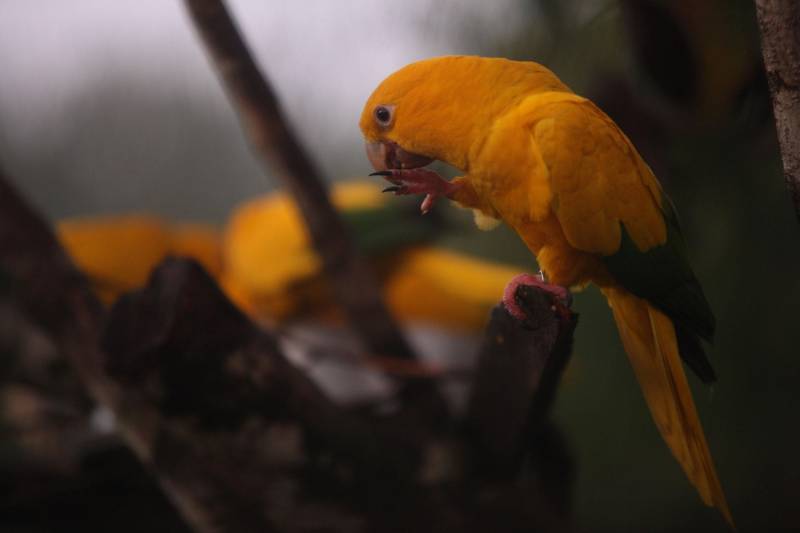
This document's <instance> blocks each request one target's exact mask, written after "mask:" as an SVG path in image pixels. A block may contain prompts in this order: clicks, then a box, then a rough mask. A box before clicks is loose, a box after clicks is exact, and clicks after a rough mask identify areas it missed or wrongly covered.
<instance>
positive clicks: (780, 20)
mask: <svg viewBox="0 0 800 533" xmlns="http://www.w3.org/2000/svg"><path fill="white" fill-rule="evenodd" d="M756 14H757V16H758V24H759V27H760V29H761V47H762V50H763V53H764V68H765V69H766V72H767V80H768V81H769V89H770V93H771V94H772V108H773V111H774V114H775V126H776V129H777V133H778V142H779V144H780V148H781V157H782V160H783V175H784V178H785V180H786V187H787V189H788V190H789V196H790V197H791V199H792V202H793V203H794V209H795V214H796V215H797V218H798V220H800V2H797V1H796V0H756Z"/></svg>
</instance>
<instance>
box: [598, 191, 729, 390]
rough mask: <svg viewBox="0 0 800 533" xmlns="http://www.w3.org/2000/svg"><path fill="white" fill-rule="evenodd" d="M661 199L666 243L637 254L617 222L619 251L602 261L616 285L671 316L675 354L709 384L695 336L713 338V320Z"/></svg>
mask: <svg viewBox="0 0 800 533" xmlns="http://www.w3.org/2000/svg"><path fill="white" fill-rule="evenodd" d="M663 198H664V200H663V204H664V205H663V206H662V211H663V213H664V219H665V222H666V224H667V240H666V242H665V243H664V244H662V245H660V246H656V247H653V248H651V249H649V250H648V251H646V252H642V251H640V250H639V249H638V247H637V246H636V244H635V243H634V242H633V240H632V239H631V237H630V235H629V234H628V231H627V230H626V228H625V225H624V224H623V225H622V239H621V242H620V247H619V250H618V251H617V252H616V253H614V254H613V255H610V256H606V257H604V258H603V261H604V262H605V265H606V267H607V268H608V270H609V272H611V275H612V276H614V279H615V280H616V281H617V282H618V283H619V284H620V285H622V286H623V287H624V288H625V289H627V290H628V291H630V292H631V293H633V294H635V295H636V296H639V297H640V298H644V299H645V300H647V301H649V302H650V303H652V304H653V305H654V306H655V307H657V308H658V309H660V310H661V311H662V312H664V314H666V315H667V316H668V317H670V318H671V319H672V321H673V322H674V324H675V331H676V335H677V338H678V345H679V349H680V354H681V357H682V358H683V359H684V361H686V364H688V365H689V367H690V368H691V369H692V370H693V371H694V372H695V373H696V374H697V375H698V377H700V379H702V380H703V381H704V382H706V383H708V382H712V381H714V380H715V379H716V375H715V373H714V369H713V367H712V366H711V363H710V362H709V361H708V358H707V357H706V355H705V352H704V350H703V346H702V344H701V342H700V339H705V340H707V341H709V342H711V341H712V340H713V338H714V331H715V329H716V320H715V318H714V313H713V312H712V311H711V306H710V305H709V304H708V300H706V297H705V294H704V293H703V289H702V287H701V286H700V282H699V281H698V280H697V278H696V277H695V275H694V272H692V268H691V266H690V265H689V261H688V259H687V255H686V245H685V242H684V240H683V235H682V233H681V229H680V226H679V225H678V219H677V216H676V214H675V210H674V208H673V207H672V204H671V203H670V201H669V199H668V198H667V197H666V196H663Z"/></svg>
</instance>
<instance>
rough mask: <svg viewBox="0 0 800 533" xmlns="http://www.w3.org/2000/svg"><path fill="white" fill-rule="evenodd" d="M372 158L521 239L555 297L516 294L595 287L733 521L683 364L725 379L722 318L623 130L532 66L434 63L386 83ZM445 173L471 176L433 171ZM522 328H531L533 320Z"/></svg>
mask: <svg viewBox="0 0 800 533" xmlns="http://www.w3.org/2000/svg"><path fill="white" fill-rule="evenodd" d="M360 126H361V130H362V132H363V134H364V137H365V140H366V143H367V154H368V156H369V159H370V161H371V162H372V164H373V166H374V167H375V169H376V170H377V171H379V172H377V174H380V175H383V176H385V177H386V179H387V180H389V181H390V182H391V183H392V184H393V185H394V186H393V187H390V188H389V189H388V190H391V191H394V192H395V194H425V195H426V196H425V200H424V201H423V203H422V211H423V212H425V211H428V210H429V209H430V208H431V207H432V205H433V203H434V201H435V200H436V198H437V197H439V196H444V197H447V198H450V199H452V200H454V201H455V202H457V203H458V204H460V205H462V206H464V207H468V208H472V209H474V210H475V211H476V221H477V222H479V223H481V224H485V223H486V221H487V220H491V219H497V220H501V221H503V222H505V223H506V224H508V225H509V226H511V227H512V228H513V229H514V230H515V231H516V232H517V233H518V234H519V236H520V237H521V238H522V240H523V241H524V242H525V243H526V244H527V246H528V248H530V250H531V251H532V252H533V253H534V254H535V255H536V257H537V259H538V262H539V265H540V267H541V269H542V271H543V273H544V274H545V275H546V276H547V278H548V279H549V282H550V284H544V283H543V282H542V281H540V280H539V278H537V277H534V276H531V275H522V276H518V277H517V278H515V279H514V280H512V282H511V284H510V290H507V291H506V295H505V297H504V303H505V304H506V307H507V308H508V310H509V312H511V313H512V314H514V315H516V316H520V315H521V314H522V311H521V310H520V309H519V308H518V307H517V305H516V303H515V302H514V298H513V294H514V291H513V289H514V288H515V287H516V286H517V285H518V284H520V283H526V284H536V285H540V286H542V287H543V288H545V289H546V290H549V291H550V292H552V293H554V294H555V295H556V296H558V297H561V298H565V297H567V296H568V293H567V290H566V288H568V287H580V286H583V285H585V284H587V283H589V282H592V283H595V284H596V285H598V286H599V287H600V290H601V291H602V292H603V294H605V296H606V297H607V298H608V302H609V305H610V306H611V308H612V310H613V313H614V318H615V320H616V323H617V326H618V328H619V332H620V336H621V338H622V342H623V345H624V347H625V350H626V352H627V353H628V356H629V358H630V361H631V364H632V365H633V369H634V371H635V373H636V376H637V378H638V380H639V383H640V385H641V387H642V391H643V392H644V396H645V399H646V401H647V403H648V405H649V407H650V411H651V413H652V416H653V418H654V420H655V422H656V425H657V426H658V429H659V431H660V432H661V435H662V436H663V438H664V440H665V441H666V443H667V444H668V446H669V448H670V449H671V450H672V453H673V455H674V456H675V458H676V459H677V460H678V462H679V463H680V465H681V467H683V470H684V472H685V473H686V475H687V476H688V478H689V480H690V481H691V482H692V484H693V485H694V486H695V487H696V488H697V490H698V492H699V493H700V496H701V498H702V499H703V501H704V502H705V503H706V504H707V505H710V506H715V507H717V508H718V509H719V510H720V511H721V513H722V514H723V516H724V517H725V519H726V520H727V521H728V522H729V523H730V524H731V525H732V524H733V520H732V517H731V514H730V511H729V509H728V504H727V502H726V500H725V495H724V493H723V491H722V487H721V485H720V482H719V479H718V478H717V474H716V472H715V469H714V465H713V462H712V459H711V454H710V452H709V449H708V445H707V444H706V439H705V436H704V434H703V429H702V426H701V425H700V420H699V418H698V415H697V412H696V410H695V406H694V402H693V400H692V396H691V392H690V390H689V386H688V383H687V381H686V375H685V374H684V371H683V367H682V365H681V357H683V359H684V360H685V361H686V362H687V363H688V364H689V366H690V367H691V368H692V369H693V370H694V371H695V372H696V373H697V374H698V375H699V377H700V378H701V379H703V380H704V381H706V382H710V381H713V380H714V379H715V376H714V371H713V369H712V368H711V365H710V364H709V362H708V360H707V359H706V356H705V354H704V352H703V348H702V345H701V339H705V340H709V341H710V340H711V339H712V337H713V335H714V328H715V320H714V315H713V314H712V312H711V309H710V307H709V305H708V303H707V301H706V298H705V296H704V295H703V291H702V289H701V287H700V284H699V283H698V281H697V279H696V278H695V276H694V274H693V273H692V270H691V268H690V266H689V263H688V261H687V259H686V254H685V251H684V243H683V238H682V236H681V232H680V228H679V227H678V221H677V219H676V216H675V213H674V210H673V207H672V205H671V203H670V201H669V199H668V198H667V197H666V195H665V194H664V193H663V191H662V190H661V186H660V185H659V183H658V181H657V180H656V177H655V176H654V175H653V172H652V171H651V170H650V168H649V167H648V166H647V164H646V163H645V162H644V161H643V160H642V158H641V157H640V156H639V154H638V153H637V151H636V149H635V148H634V147H633V145H632V144H631V142H630V140H629V139H628V138H627V137H626V136H625V134H623V133H622V131H620V129H619V128H618V127H617V125H616V124H615V123H614V122H613V121H612V120H611V119H610V118H609V117H608V116H607V115H606V114H605V113H603V112H602V111H601V110H600V109H599V108H597V107H596V106H595V105H594V104H593V103H592V102H591V101H589V100H587V99H586V98H583V97H581V96H578V95H576V94H575V93H573V92H572V91H571V90H570V89H569V88H568V87H567V86H566V85H564V84H563V83H562V82H561V81H560V80H559V79H558V78H557V77H556V76H555V75H554V74H553V73H552V72H551V71H549V70H548V69H547V68H545V67H543V66H541V65H539V64H536V63H532V62H517V61H510V60H506V59H496V58H481V57H469V56H449V57H440V58H433V59H428V60H424V61H420V62H417V63H413V64H411V65H408V66H406V67H404V68H402V69H400V70H399V71H397V72H395V73H394V74H392V75H390V76H389V77H388V78H387V79H385V80H384V81H383V82H382V83H381V84H380V85H379V86H378V88H377V89H375V91H374V92H373V93H372V95H371V96H370V97H369V100H368V101H367V103H366V106H365V107H364V111H363V113H362V115H361V121H360ZM433 160H441V161H444V162H446V163H449V164H450V165H452V166H454V167H456V168H458V169H460V170H461V171H463V172H464V175H463V176H461V177H458V178H455V179H454V180H452V181H446V180H444V179H443V178H441V177H440V176H439V175H438V174H436V173H435V172H433V171H431V170H429V169H426V168H423V167H424V166H425V165H427V164H428V163H430V162H431V161H433ZM523 316H524V315H523Z"/></svg>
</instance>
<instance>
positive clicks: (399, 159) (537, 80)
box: [359, 56, 567, 171]
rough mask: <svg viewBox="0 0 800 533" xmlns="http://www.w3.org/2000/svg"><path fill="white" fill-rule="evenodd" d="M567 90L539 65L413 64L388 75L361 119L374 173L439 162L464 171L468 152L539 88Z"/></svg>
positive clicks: (486, 61) (489, 61) (466, 60)
mask: <svg viewBox="0 0 800 533" xmlns="http://www.w3.org/2000/svg"><path fill="white" fill-rule="evenodd" d="M552 89H559V90H567V89H566V88H565V87H564V86H563V85H562V84H561V82H560V81H558V79H557V78H556V77H555V76H554V75H553V74H552V73H551V72H550V71H549V70H547V69H545V68H544V67H542V66H541V65H537V64H536V63H521V62H515V61H508V60H506V59H499V58H484V57H476V56H444V57H435V58H432V59H426V60H423V61H418V62H416V63H411V64H410V65H407V66H405V67H403V68H401V69H400V70H398V71H397V72H395V73H394V74H391V75H390V76H389V77H388V78H386V79H385V80H383V81H382V82H381V84H380V85H378V87H377V88H376V89H375V91H374V92H373V93H372V95H371V96H370V97H369V100H367V103H366V105H365V106H364V110H363V112H362V113H361V121H360V123H359V125H360V127H361V131H362V133H363V134H364V139H365V142H366V149H367V156H368V157H369V160H370V162H371V163H372V165H373V166H374V167H375V170H388V169H395V168H417V167H421V166H425V165H427V164H428V163H430V162H431V161H433V160H434V159H438V160H441V161H444V162H446V163H449V164H451V165H453V166H454V167H456V168H458V169H460V170H462V171H467V170H468V167H469V153H470V151H471V150H472V149H473V148H474V147H476V146H480V145H481V144H482V142H483V141H484V140H485V138H486V136H487V135H488V134H489V132H490V131H491V129H492V125H493V123H494V121H495V120H496V119H497V118H498V117H499V116H500V115H501V114H502V113H504V112H505V111H507V110H508V109H509V108H510V107H511V106H513V105H514V104H516V103H518V102H519V101H520V99H522V98H524V97H525V96H526V95H529V94H531V92H532V91H536V90H552Z"/></svg>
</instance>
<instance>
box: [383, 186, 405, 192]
mask: <svg viewBox="0 0 800 533" xmlns="http://www.w3.org/2000/svg"><path fill="white" fill-rule="evenodd" d="M399 190H400V187H398V186H397V185H395V186H392V187H386V188H385V189H383V191H381V192H396V191H399Z"/></svg>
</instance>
